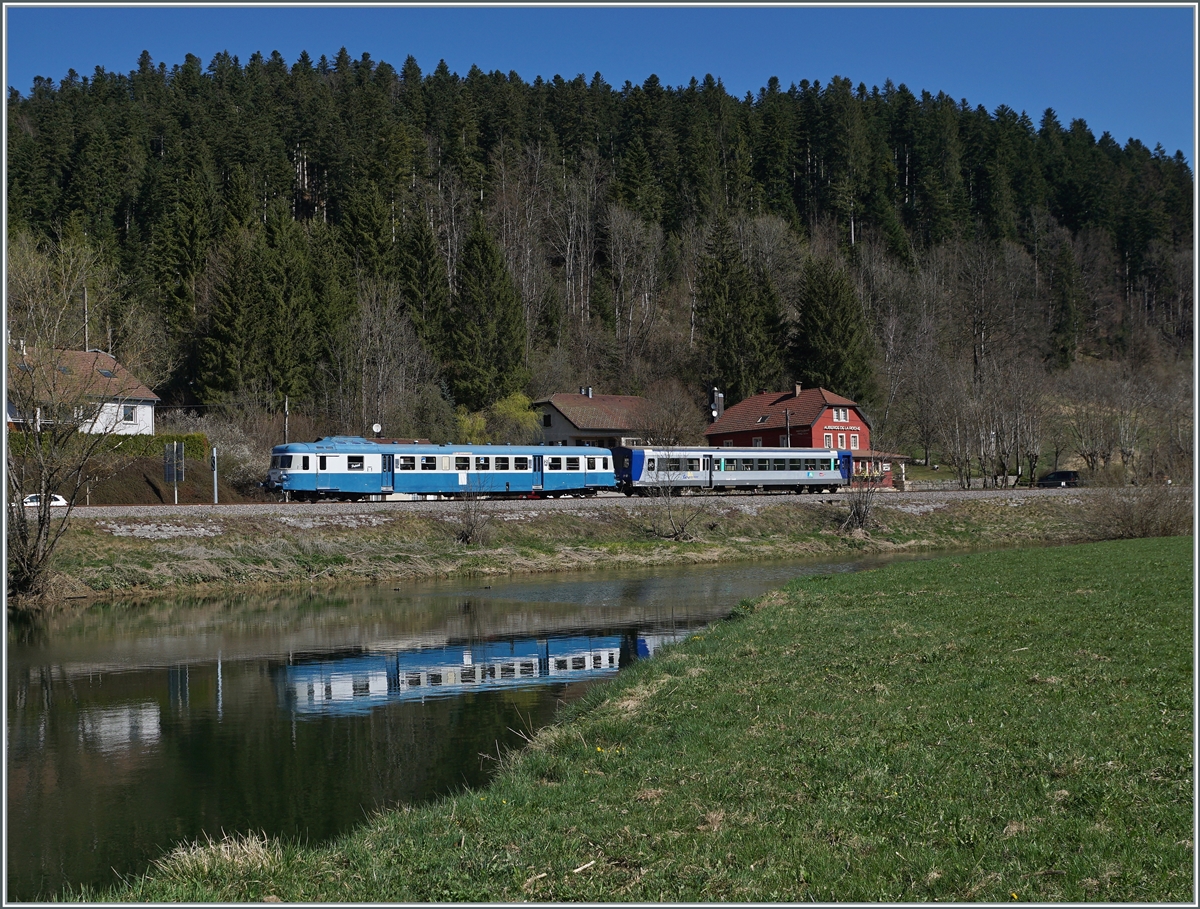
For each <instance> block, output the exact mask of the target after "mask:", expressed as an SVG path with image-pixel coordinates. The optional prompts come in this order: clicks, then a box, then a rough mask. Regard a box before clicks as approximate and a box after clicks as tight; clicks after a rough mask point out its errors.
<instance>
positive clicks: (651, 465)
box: [646, 458, 656, 470]
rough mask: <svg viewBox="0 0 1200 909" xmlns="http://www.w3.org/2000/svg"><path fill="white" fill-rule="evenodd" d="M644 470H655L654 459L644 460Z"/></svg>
mask: <svg viewBox="0 0 1200 909" xmlns="http://www.w3.org/2000/svg"><path fill="white" fill-rule="evenodd" d="M646 469H647V470H655V469H656V468H655V466H654V458H646Z"/></svg>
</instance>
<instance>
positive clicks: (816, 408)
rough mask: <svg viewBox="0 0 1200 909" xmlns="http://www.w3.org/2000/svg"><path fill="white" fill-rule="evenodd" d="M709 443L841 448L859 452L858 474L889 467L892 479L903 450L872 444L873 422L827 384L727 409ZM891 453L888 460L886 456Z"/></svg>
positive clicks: (889, 481)
mask: <svg viewBox="0 0 1200 909" xmlns="http://www.w3.org/2000/svg"><path fill="white" fill-rule="evenodd" d="M704 437H705V439H706V440H707V441H708V444H709V445H715V446H721V447H726V448H743V447H746V448H753V447H762V448H787V447H789V446H790V447H792V448H836V449H838V450H840V451H852V452H854V468H855V473H856V474H865V473H867V472H870V471H872V470H879V469H880V468H881V467H882V469H883V473H884V476H883V483H884V485H885V486H891V485H892V476H891V461H892V460H893V459H895V458H896V457H897V456H895V455H887V454H884V453H882V452H874V451H872V450H871V422H870V421H869V420H868V419H867V418H866V416H864V415H863V413H862V411H861V410H859V407H858V405H857V404H855V403H854V402H853V401H851V400H850V399H849V398H843V397H842V396H841V395H835V394H834V393H833V392H831V391H827V390H826V389H824V388H801V387H800V385H798V384H797V385H796V387H795V390H793V391H789V392H783V393H780V392H774V391H771V392H764V393H763V394H758V395H754V396H753V397H750V398H746V400H744V401H740V402H738V403H737V404H735V405H734V406H733V407H730V408H729V409H728V410H726V411H725V412H724V413H723V414H722V415H721V416H720V417H719V418H718V419H717V421H716V422H715V423H713V424H712V425H711V426H709V427H708V429H706V430H705V431H704ZM884 459H886V460H884Z"/></svg>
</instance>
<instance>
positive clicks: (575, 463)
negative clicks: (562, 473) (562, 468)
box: [567, 458, 579, 470]
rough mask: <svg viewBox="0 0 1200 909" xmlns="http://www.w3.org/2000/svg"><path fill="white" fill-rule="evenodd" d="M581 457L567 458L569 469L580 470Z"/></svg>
mask: <svg viewBox="0 0 1200 909" xmlns="http://www.w3.org/2000/svg"><path fill="white" fill-rule="evenodd" d="M578 469H579V458H567V470H578Z"/></svg>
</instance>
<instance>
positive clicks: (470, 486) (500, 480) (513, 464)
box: [263, 436, 616, 502]
mask: <svg viewBox="0 0 1200 909" xmlns="http://www.w3.org/2000/svg"><path fill="white" fill-rule="evenodd" d="M263 486H264V487H266V488H267V489H269V490H272V491H275V492H282V493H284V494H286V495H287V496H288V498H290V499H294V500H297V501H309V502H316V501H320V500H326V501H329V500H334V501H363V502H382V501H388V500H402V499H413V498H443V497H445V498H462V497H464V496H479V497H487V498H516V497H522V496H524V497H538V498H541V497H551V498H556V497H558V496H592V495H595V494H596V493H597V492H598V491H600V490H613V489H615V488H616V479H615V477H614V475H613V461H612V453H611V452H610V451H609V450H608V449H606V448H590V447H585V446H561V447H560V446H554V447H545V446H540V445H437V444H430V443H409V442H393V441H387V440H382V439H365V438H363V437H361V436H327V437H326V438H323V439H318V440H316V441H315V442H287V443H284V444H282V445H276V446H275V447H274V448H272V449H271V465H270V467H269V468H268V470H267V479H266V482H264V483H263Z"/></svg>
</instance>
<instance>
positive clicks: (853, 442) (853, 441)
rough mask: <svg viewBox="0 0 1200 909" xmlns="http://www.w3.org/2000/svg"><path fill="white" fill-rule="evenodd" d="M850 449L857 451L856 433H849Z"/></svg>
mask: <svg viewBox="0 0 1200 909" xmlns="http://www.w3.org/2000/svg"><path fill="white" fill-rule="evenodd" d="M850 449H851V450H852V451H858V433H856V432H852V433H850Z"/></svg>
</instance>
